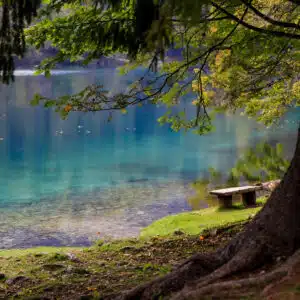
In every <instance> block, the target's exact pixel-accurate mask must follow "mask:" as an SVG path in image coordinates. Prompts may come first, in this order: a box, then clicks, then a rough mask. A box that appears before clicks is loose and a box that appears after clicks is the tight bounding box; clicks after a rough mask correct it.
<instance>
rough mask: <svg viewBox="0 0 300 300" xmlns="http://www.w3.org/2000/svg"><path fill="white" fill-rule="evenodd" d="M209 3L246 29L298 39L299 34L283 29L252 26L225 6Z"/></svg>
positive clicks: (299, 37)
mask: <svg viewBox="0 0 300 300" xmlns="http://www.w3.org/2000/svg"><path fill="white" fill-rule="evenodd" d="M211 4H212V5H213V6H214V7H215V8H217V9H219V10H220V11H222V12H223V13H224V14H226V15H227V16H228V17H230V18H231V19H232V20H234V21H235V22H238V23H239V24H241V25H243V26H244V27H246V28H248V29H251V30H254V31H257V32H260V33H263V34H269V35H274V36H278V37H285V38H290V39H297V40H300V35H299V34H295V33H289V32H284V31H277V30H269V29H265V28H261V27H256V26H254V25H252V24H249V23H247V22H245V21H244V20H242V19H240V18H238V17H236V16H235V15H233V14H232V13H230V12H229V11H227V10H226V9H225V8H223V7H222V6H220V5H218V4H217V3H215V2H213V1H211Z"/></svg>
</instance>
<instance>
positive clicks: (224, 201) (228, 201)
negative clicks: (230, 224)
mask: <svg viewBox="0 0 300 300" xmlns="http://www.w3.org/2000/svg"><path fill="white" fill-rule="evenodd" d="M218 199H219V203H220V207H223V208H230V207H232V196H219V197H218Z"/></svg>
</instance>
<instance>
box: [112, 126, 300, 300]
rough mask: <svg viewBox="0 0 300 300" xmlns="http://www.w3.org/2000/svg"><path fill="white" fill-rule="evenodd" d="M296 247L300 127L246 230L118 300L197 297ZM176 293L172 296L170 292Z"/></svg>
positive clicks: (299, 234) (298, 240)
mask: <svg viewBox="0 0 300 300" xmlns="http://www.w3.org/2000/svg"><path fill="white" fill-rule="evenodd" d="M299 248H300V127H299V129H298V138H297V143H296V148H295V152H294V156H293V159H292V161H291V163H290V166H289V168H288V170H287V171H286V173H285V175H284V177H283V179H282V180H281V182H280V184H279V185H278V186H277V187H276V189H275V190H274V191H273V192H272V194H271V196H270V197H269V199H268V201H267V203H266V205H265V206H264V207H263V209H262V210H261V211H260V212H259V213H258V214H257V215H256V216H255V218H254V219H253V220H252V222H251V223H249V224H248V225H247V226H246V227H245V229H244V231H242V232H241V233H240V234H238V235H237V236H235V237H234V238H233V239H232V240H231V241H230V242H229V244H228V245H227V246H225V247H224V248H222V249H218V250H217V251H216V252H215V253H212V254H210V255H209V254H206V255H204V254H199V255H195V256H194V257H192V258H190V259H189V260H188V261H186V262H185V263H183V264H182V265H181V266H180V267H179V268H178V269H176V270H174V271H173V272H171V273H170V274H168V275H167V276H165V277H163V278H158V279H156V280H154V281H152V282H150V283H148V284H144V285H142V286H139V287H137V288H135V289H133V290H131V291H129V292H127V293H125V294H123V295H120V297H117V299H159V297H160V296H166V295H169V296H170V295H172V299H178V300H179V299H180V300H183V299H198V298H199V297H200V294H201V291H203V290H208V289H209V288H205V289H204V287H207V286H209V285H211V284H213V283H214V282H215V281H217V280H220V279H223V278H224V277H226V276H229V275H231V274H233V273H237V272H242V271H249V270H252V269H255V268H257V267H260V266H262V265H263V264H265V263H267V262H271V261H275V260H276V258H277V257H281V258H283V257H285V258H287V257H289V256H291V255H292V254H293V253H295V251H296V250H297V249H299ZM174 293H175V294H174Z"/></svg>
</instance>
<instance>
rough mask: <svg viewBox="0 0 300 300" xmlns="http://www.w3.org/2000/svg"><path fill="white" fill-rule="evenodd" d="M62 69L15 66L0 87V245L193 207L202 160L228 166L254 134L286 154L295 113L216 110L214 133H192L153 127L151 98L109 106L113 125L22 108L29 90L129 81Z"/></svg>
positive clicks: (80, 233)
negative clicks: (251, 116) (264, 120)
mask: <svg viewBox="0 0 300 300" xmlns="http://www.w3.org/2000/svg"><path fill="white" fill-rule="evenodd" d="M62 73H63V72H60V73H59V74H56V75H55V74H54V76H52V77H51V78H50V79H45V78H44V77H42V76H39V77H32V76H30V73H28V74H27V73H25V74H24V73H23V74H19V76H17V77H16V82H15V83H14V84H13V85H11V86H8V87H7V86H0V93H1V101H0V191H1V193H0V208H1V210H0V223H1V226H0V248H3V247H17V246H30V245H45V244H51V245H59V244H63V245H79V244H87V243H89V241H90V240H91V239H94V238H96V236H95V233H96V232H99V231H100V232H101V233H102V234H103V235H110V236H115V237H117V236H119V237H120V236H130V235H135V234H137V233H138V232H139V230H140V228H141V227H143V226H145V225H147V224H149V223H150V222H152V221H153V220H155V219H157V218H159V217H162V216H163V215H166V214H170V213H176V212H179V211H182V210H190V209H192V208H194V207H197V208H199V205H198V206H197V205H191V204H190V203H189V202H188V201H187V199H188V198H189V197H190V195H191V193H192V191H191V189H190V188H189V187H188V183H189V182H190V181H193V180H195V179H197V178H199V177H201V176H203V175H204V174H205V173H206V172H207V169H208V168H209V167H214V168H215V169H217V170H219V171H221V172H226V170H228V169H229V168H231V167H232V166H233V164H234V162H235V161H236V158H238V157H240V156H241V155H242V153H243V150H244V149H246V148H247V147H249V146H252V145H254V144H256V143H257V142H258V141H261V140H262V139H266V140H269V141H270V140H273V141H274V140H275V141H279V142H282V143H283V144H284V146H285V149H286V155H287V156H290V155H291V153H292V151H293V147H294V139H295V136H296V127H297V124H296V121H297V120H298V119H299V110H298V111H297V110H296V111H294V112H291V113H290V114H289V116H288V118H287V120H286V122H285V123H284V124H285V126H284V128H276V129H274V130H266V129H265V128H264V127H263V126H259V125H257V124H256V123H255V122H254V121H248V120H247V119H245V118H244V117H241V116H238V115H235V116H232V115H227V116H224V115H221V116H219V117H218V118H217V119H216V121H215V125H216V129H217V130H216V132H215V133H212V134H209V135H207V136H202V137H198V136H195V135H193V134H192V133H174V132H172V131H171V130H170V129H169V128H168V127H167V126H159V124H157V122H156V120H157V118H158V117H159V116H160V115H161V114H162V113H163V111H164V109H163V108H161V107H159V108H157V107H155V106H152V105H145V106H143V107H141V108H139V107H134V108H132V109H130V110H129V112H128V114H127V115H125V116H124V115H121V114H119V113H115V114H114V116H113V122H111V123H107V117H108V115H107V114H106V113H96V114H82V113H73V114H72V115H71V116H70V117H69V119H68V120H66V121H63V120H61V119H60V118H59V116H58V115H57V114H55V113H54V112H53V111H52V110H49V109H44V108H42V107H30V106H29V105H28V103H29V100H30V99H31V97H32V96H33V94H34V93H36V92H37V93H43V94H44V95H46V96H49V97H56V96H59V95H63V94H69V93H75V92H78V91H79V90H80V89H82V88H84V87H85V86H86V85H87V84H90V83H95V82H97V83H100V82H101V83H102V84H103V85H104V86H105V87H106V88H107V90H108V91H111V92H115V91H120V90H121V89H124V88H125V87H126V85H127V84H128V83H129V82H130V81H131V80H132V78H130V77H126V78H121V77H118V76H116V73H115V71H114V70H111V69H107V70H106V69H102V70H100V71H97V72H95V71H91V72H83V73H81V72H75V73H74V72H69V73H64V74H62ZM132 76H133V75H132ZM184 105H185V106H186V110H187V111H188V112H190V113H194V112H193V106H191V105H190V104H184ZM203 205H205V203H204V204H203Z"/></svg>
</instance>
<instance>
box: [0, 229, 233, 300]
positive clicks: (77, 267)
mask: <svg viewBox="0 0 300 300" xmlns="http://www.w3.org/2000/svg"><path fill="white" fill-rule="evenodd" d="M232 234H233V232H232V230H230V231H229V232H228V233H226V232H223V234H222V237H220V238H218V239H209V238H207V239H204V240H200V239H199V236H187V235H180V236H171V237H168V238H151V239H147V240H138V239H131V240H126V241H113V242H106V243H104V244H102V243H99V244H100V245H101V246H97V245H95V246H93V247H90V248H86V249H60V251H57V252H53V251H52V250H53V249H51V250H50V253H46V252H47V249H43V251H42V252H39V251H36V250H34V251H33V252H32V253H30V251H27V253H26V254H25V253H21V252H20V253H21V255H12V256H8V255H5V256H1V257H0V265H1V267H0V272H1V273H3V274H5V276H6V278H5V279H2V281H1V282H0V299H1V297H2V298H3V299H39V298H37V297H41V298H42V297H46V299H80V297H82V296H90V297H91V299H93V297H94V298H95V299H99V298H100V299H101V297H107V296H108V295H110V294H114V293H117V292H120V291H123V290H126V289H129V288H132V287H134V286H136V285H138V284H139V283H142V282H145V281H148V280H150V279H152V278H154V277H156V276H160V275H163V274H166V273H168V272H169V271H170V270H171V269H172V268H173V267H175V266H176V265H177V264H178V263H180V262H181V261H182V260H184V259H185V258H188V257H189V256H191V255H192V254H194V253H197V252H204V251H205V252H207V251H212V250H213V249H214V248H216V247H218V246H220V245H221V244H223V243H225V242H226V241H227V240H228V239H229V238H230V237H231V236H232ZM166 253H167V254H168V255H166ZM42 299H43V298H42ZM82 299H84V298H82Z"/></svg>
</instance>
